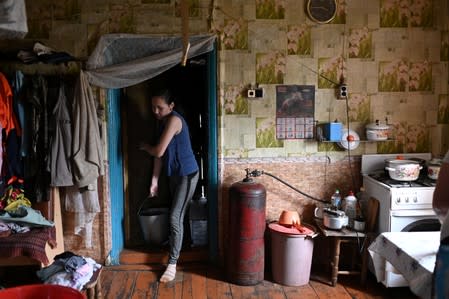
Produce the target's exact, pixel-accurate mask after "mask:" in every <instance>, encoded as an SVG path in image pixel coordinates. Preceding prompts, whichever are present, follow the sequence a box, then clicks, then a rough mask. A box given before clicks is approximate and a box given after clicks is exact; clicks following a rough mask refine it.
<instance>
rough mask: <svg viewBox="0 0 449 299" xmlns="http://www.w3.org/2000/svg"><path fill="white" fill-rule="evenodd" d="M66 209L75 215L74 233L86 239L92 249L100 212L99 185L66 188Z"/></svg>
mask: <svg viewBox="0 0 449 299" xmlns="http://www.w3.org/2000/svg"><path fill="white" fill-rule="evenodd" d="M64 194H65V196H64V208H65V210H66V211H68V212H72V213H74V226H75V228H74V233H75V234H76V235H80V236H82V237H84V242H85V246H86V248H92V228H93V222H94V220H95V215H96V214H97V213H98V212H100V203H99V200H98V190H97V184H96V183H94V184H92V185H90V188H81V189H80V188H78V187H76V186H70V187H65V188H64Z"/></svg>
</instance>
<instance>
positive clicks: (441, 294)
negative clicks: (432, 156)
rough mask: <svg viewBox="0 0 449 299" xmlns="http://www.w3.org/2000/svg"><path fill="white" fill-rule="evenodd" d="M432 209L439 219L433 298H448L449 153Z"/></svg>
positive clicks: (436, 188)
mask: <svg viewBox="0 0 449 299" xmlns="http://www.w3.org/2000/svg"><path fill="white" fill-rule="evenodd" d="M433 209H434V211H435V213H436V214H437V216H438V218H439V219H440V222H441V223H442V225H441V235H440V247H439V250H438V253H437V261H436V265H435V271H434V275H435V298H437V299H440V298H449V284H448V281H449V213H448V210H449V151H448V152H447V153H446V156H445V157H444V159H443V164H442V165H441V168H440V173H439V174H438V180H437V185H436V187H435V192H434V194H433Z"/></svg>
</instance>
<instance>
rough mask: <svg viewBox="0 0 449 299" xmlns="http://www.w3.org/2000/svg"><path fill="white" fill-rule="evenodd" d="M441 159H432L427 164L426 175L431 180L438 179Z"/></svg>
mask: <svg viewBox="0 0 449 299" xmlns="http://www.w3.org/2000/svg"><path fill="white" fill-rule="evenodd" d="M440 167H441V160H440V159H433V160H431V161H430V162H429V165H427V176H428V177H429V178H430V179H432V180H437V179H438V174H439V173H440Z"/></svg>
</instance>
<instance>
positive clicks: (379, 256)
mask: <svg viewBox="0 0 449 299" xmlns="http://www.w3.org/2000/svg"><path fill="white" fill-rule="evenodd" d="M439 243H440V232H438V231H435V232H433V231H432V232H386V233H382V234H380V235H379V236H378V237H377V238H376V240H375V241H374V242H373V243H371V245H370V246H369V248H368V251H369V252H370V254H371V257H372V258H373V264H374V268H375V272H376V278H377V280H378V281H382V280H383V278H384V275H385V273H384V271H386V267H385V262H386V261H387V262H389V263H390V264H391V265H393V267H394V268H395V269H394V270H395V271H397V272H399V273H400V274H401V275H403V276H404V278H405V280H406V281H407V282H408V283H409V287H410V290H411V291H412V292H413V293H414V294H415V295H417V296H418V297H420V298H422V299H430V298H431V293H432V279H433V278H432V276H433V270H434V268H435V259H436V254H437V251H438V246H439ZM423 244H425V246H423Z"/></svg>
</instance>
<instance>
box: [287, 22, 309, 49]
mask: <svg viewBox="0 0 449 299" xmlns="http://www.w3.org/2000/svg"><path fill="white" fill-rule="evenodd" d="M311 38H312V35H311V27H310V26H309V25H307V24H301V25H289V26H288V31H287V54H288V55H310V54H311V53H312V39H311Z"/></svg>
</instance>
